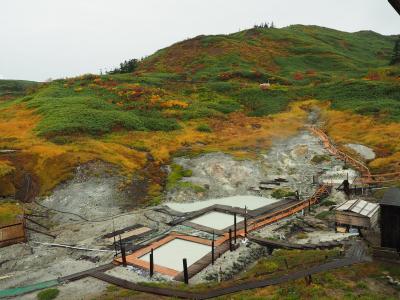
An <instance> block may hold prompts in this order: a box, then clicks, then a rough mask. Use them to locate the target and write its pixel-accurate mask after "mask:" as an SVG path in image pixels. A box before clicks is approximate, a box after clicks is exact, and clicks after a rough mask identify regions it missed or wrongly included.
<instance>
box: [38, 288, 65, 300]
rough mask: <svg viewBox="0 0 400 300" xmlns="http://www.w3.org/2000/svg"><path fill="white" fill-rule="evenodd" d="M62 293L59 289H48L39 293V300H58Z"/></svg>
mask: <svg viewBox="0 0 400 300" xmlns="http://www.w3.org/2000/svg"><path fill="white" fill-rule="evenodd" d="M59 293H60V291H59V290H58V289H47V290H44V291H41V292H39V293H38V295H37V298H38V300H53V299H56V298H57V296H58V294H59Z"/></svg>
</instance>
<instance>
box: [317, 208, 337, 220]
mask: <svg viewBox="0 0 400 300" xmlns="http://www.w3.org/2000/svg"><path fill="white" fill-rule="evenodd" d="M333 214H334V212H333V211H330V210H327V211H323V212H320V213H319V214H317V215H316V216H315V217H316V218H318V219H321V220H326V219H327V218H329V216H331V215H333Z"/></svg>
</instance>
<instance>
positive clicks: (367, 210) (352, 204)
mask: <svg viewBox="0 0 400 300" xmlns="http://www.w3.org/2000/svg"><path fill="white" fill-rule="evenodd" d="M378 209H379V204H377V203H371V202H367V201H365V200H361V199H358V200H349V201H346V202H345V203H343V204H341V205H339V206H338V207H336V210H338V211H351V212H353V213H356V214H360V215H362V216H366V217H369V218H370V217H372V216H373V215H374V214H375V213H376V212H377V210H378Z"/></svg>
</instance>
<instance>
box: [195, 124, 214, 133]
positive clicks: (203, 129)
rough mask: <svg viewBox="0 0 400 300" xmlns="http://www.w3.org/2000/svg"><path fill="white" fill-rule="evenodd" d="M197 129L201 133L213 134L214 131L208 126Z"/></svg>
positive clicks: (201, 125)
mask: <svg viewBox="0 0 400 300" xmlns="http://www.w3.org/2000/svg"><path fill="white" fill-rule="evenodd" d="M196 129H197V131H200V132H212V129H211V128H210V126H208V125H207V124H200V125H199V126H197V128H196Z"/></svg>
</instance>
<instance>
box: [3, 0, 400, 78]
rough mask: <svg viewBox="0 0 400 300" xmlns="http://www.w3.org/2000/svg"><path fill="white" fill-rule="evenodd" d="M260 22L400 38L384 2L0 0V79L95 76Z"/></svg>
mask: <svg viewBox="0 0 400 300" xmlns="http://www.w3.org/2000/svg"><path fill="white" fill-rule="evenodd" d="M265 21H274V22H275V24H276V25H277V26H278V27H283V26H287V25H290V24H315V25H321V26H326V27H331V28H335V29H339V30H344V31H350V32H353V31H358V30H367V29H368V30H374V31H376V32H379V33H382V34H399V33H400V16H399V15H397V14H396V12H395V11H394V10H393V9H392V8H391V7H390V5H389V4H388V2H387V1H386V0H304V1H299V0H297V1H296V0H113V1H110V0H0V78H1V77H3V78H13V79H30V80H45V79H47V78H49V77H51V78H59V77H65V76H75V75H79V74H83V73H89V72H91V73H98V72H99V69H100V68H103V70H104V68H107V69H110V68H112V67H114V66H117V65H118V64H119V62H121V61H123V60H125V59H129V58H140V57H143V56H146V55H149V54H152V53H153V52H154V51H156V50H158V49H160V48H163V47H166V46H168V45H170V44H172V43H175V42H177V41H180V40H182V39H186V38H189V37H194V36H196V35H199V34H219V33H231V32H235V31H238V30H239V29H245V28H249V27H252V26H253V25H254V24H255V23H261V22H265Z"/></svg>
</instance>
